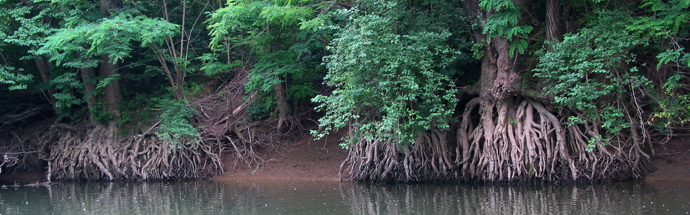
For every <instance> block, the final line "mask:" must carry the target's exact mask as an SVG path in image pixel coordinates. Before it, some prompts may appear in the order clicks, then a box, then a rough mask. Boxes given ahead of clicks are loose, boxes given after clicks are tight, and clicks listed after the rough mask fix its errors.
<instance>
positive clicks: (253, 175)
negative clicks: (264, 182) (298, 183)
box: [212, 135, 347, 181]
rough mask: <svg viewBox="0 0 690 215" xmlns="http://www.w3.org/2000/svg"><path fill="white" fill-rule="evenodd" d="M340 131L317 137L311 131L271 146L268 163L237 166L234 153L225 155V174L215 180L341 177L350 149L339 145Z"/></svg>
mask: <svg viewBox="0 0 690 215" xmlns="http://www.w3.org/2000/svg"><path fill="white" fill-rule="evenodd" d="M338 140H340V135H330V136H328V137H327V138H323V139H321V140H313V139H312V137H311V136H309V135H307V136H304V137H300V139H298V140H297V141H296V142H295V143H294V144H289V145H288V147H285V148H286V149H278V150H271V151H270V152H267V153H266V155H265V157H264V161H265V163H264V165H263V166H260V167H259V168H256V167H255V166H254V167H252V168H247V166H246V165H244V166H238V167H237V168H233V167H234V166H235V161H234V159H232V156H225V157H226V159H225V168H226V171H225V174H223V175H220V176H216V177H214V178H213V179H212V180H214V181H222V180H230V179H309V180H340V177H339V176H338V172H339V171H338V170H339V168H340V163H341V162H342V161H343V160H345V157H347V151H346V150H345V149H342V147H340V145H338V142H339V141H338Z"/></svg>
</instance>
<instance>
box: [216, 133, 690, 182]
mask: <svg viewBox="0 0 690 215" xmlns="http://www.w3.org/2000/svg"><path fill="white" fill-rule="evenodd" d="M329 139H330V141H326V140H324V139H322V140H317V141H314V140H312V139H311V138H309V137H306V138H303V139H302V140H300V141H298V142H297V143H296V144H295V145H293V146H292V147H290V148H289V149H287V150H285V151H273V152H270V153H268V154H267V155H266V156H267V158H266V160H267V162H266V165H265V166H262V167H260V168H258V169H256V168H252V169H248V168H246V167H245V168H236V169H228V168H227V167H231V166H233V163H234V162H233V161H232V160H230V159H226V161H225V166H226V169H227V170H226V172H225V173H224V174H222V175H219V176H216V177H213V178H212V179H211V180H215V181H224V180H235V179H307V180H327V181H332V180H340V177H339V175H338V170H339V168H340V164H341V162H342V161H343V160H344V159H345V158H346V157H347V151H346V150H344V149H342V147H340V146H339V145H338V141H337V140H339V139H340V138H339V137H330V138H329ZM687 141H690V140H688V139H687V138H676V139H674V140H671V141H669V142H668V143H666V144H663V145H656V148H655V152H656V156H655V158H653V159H652V160H651V166H652V172H651V173H650V174H649V175H647V176H646V177H645V179H644V181H645V182H690V144H688V143H687ZM226 158H228V156H226Z"/></svg>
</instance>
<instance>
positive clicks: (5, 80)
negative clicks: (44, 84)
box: [0, 64, 33, 90]
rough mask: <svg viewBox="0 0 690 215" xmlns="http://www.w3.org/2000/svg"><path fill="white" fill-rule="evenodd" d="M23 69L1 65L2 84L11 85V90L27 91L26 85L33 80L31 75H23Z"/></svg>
mask: <svg viewBox="0 0 690 215" xmlns="http://www.w3.org/2000/svg"><path fill="white" fill-rule="evenodd" d="M21 71H22V69H16V68H14V67H11V66H4V65H2V64H0V84H7V85H10V86H9V89H10V90H22V89H26V83H28V82H30V81H31V80H32V79H33V75H31V74H21V73H19V72H21Z"/></svg>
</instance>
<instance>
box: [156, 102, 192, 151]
mask: <svg viewBox="0 0 690 215" xmlns="http://www.w3.org/2000/svg"><path fill="white" fill-rule="evenodd" d="M160 108H161V113H160V115H159V116H158V117H159V119H160V120H161V121H160V125H158V128H157V129H156V136H158V138H160V139H162V140H164V141H166V142H168V143H169V144H170V148H171V149H176V148H179V147H182V146H183V145H186V144H197V143H199V142H200V141H201V135H200V134H199V130H200V128H195V127H194V126H193V125H192V124H191V123H190V121H189V118H190V117H192V116H194V114H196V113H197V112H196V111H195V110H193V109H191V108H189V107H188V106H187V105H186V104H185V103H184V102H183V101H173V100H169V99H163V100H161V101H160Z"/></svg>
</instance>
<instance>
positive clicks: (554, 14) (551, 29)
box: [545, 0, 562, 51]
mask: <svg viewBox="0 0 690 215" xmlns="http://www.w3.org/2000/svg"><path fill="white" fill-rule="evenodd" d="M560 25H561V1H560V0H547V1H546V30H545V31H546V40H548V41H551V42H555V41H560V40H561V39H562V38H561V32H560ZM547 49H548V50H549V51H551V47H550V46H547Z"/></svg>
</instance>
